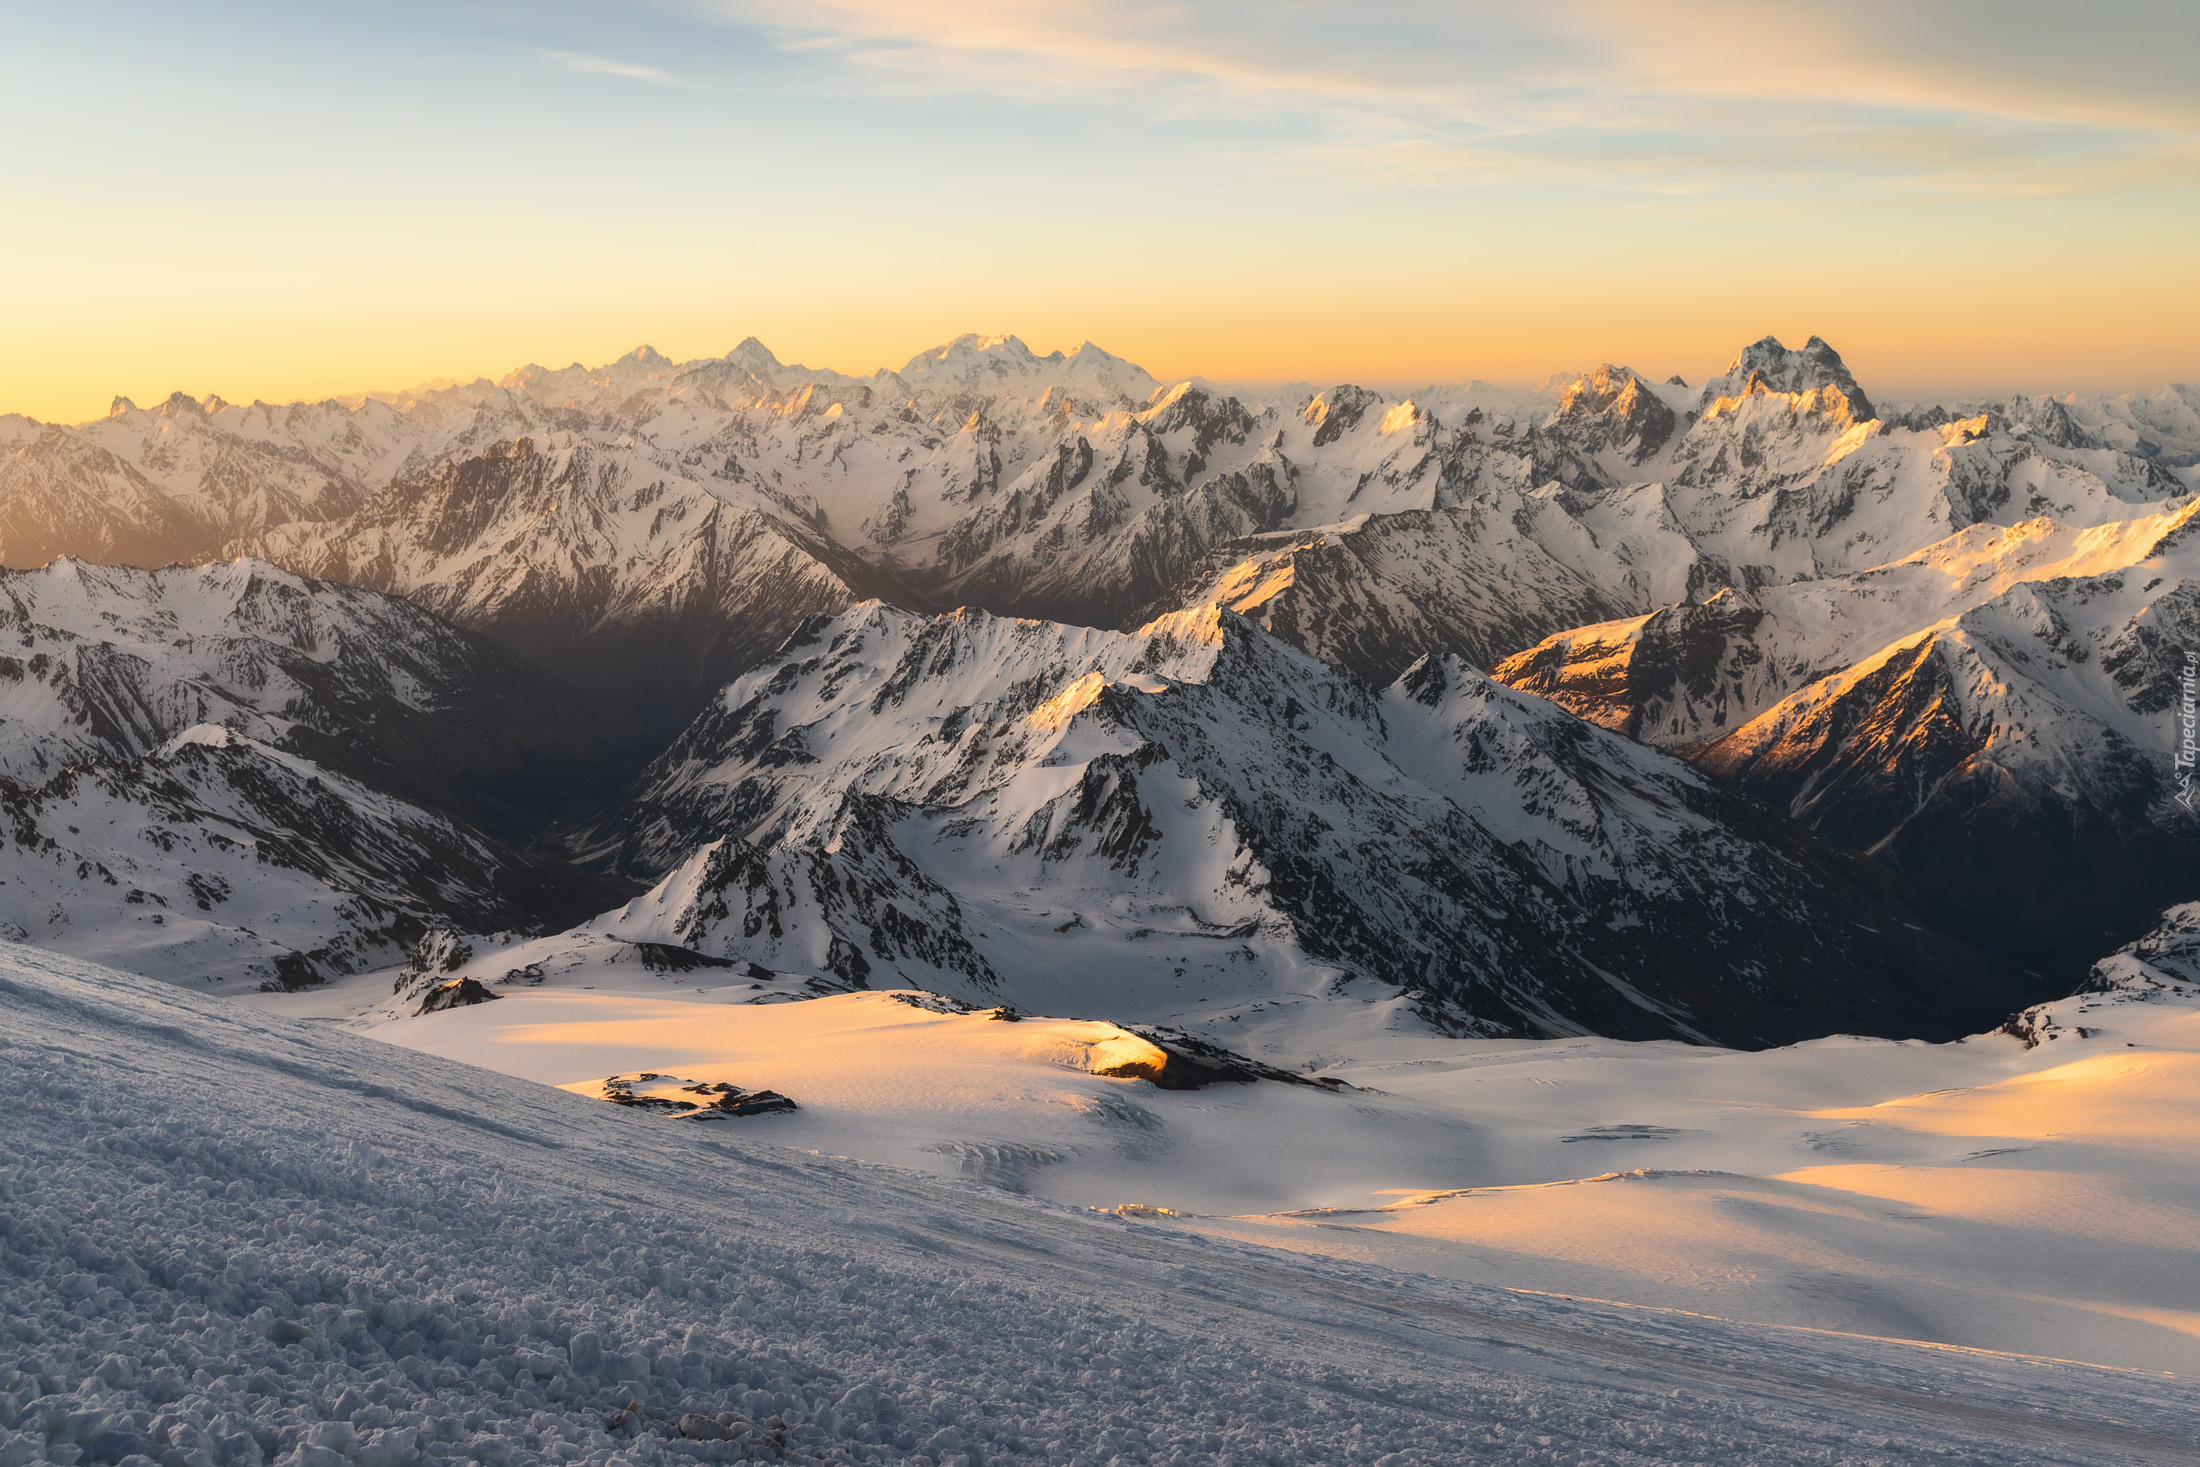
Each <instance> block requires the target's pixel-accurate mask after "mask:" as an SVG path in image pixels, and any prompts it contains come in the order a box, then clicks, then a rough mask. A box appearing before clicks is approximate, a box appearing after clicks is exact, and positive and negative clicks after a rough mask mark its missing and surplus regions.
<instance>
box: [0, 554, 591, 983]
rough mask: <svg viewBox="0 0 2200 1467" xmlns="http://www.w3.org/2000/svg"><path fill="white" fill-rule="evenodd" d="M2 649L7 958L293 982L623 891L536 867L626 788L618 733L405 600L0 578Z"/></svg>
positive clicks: (262, 580)
mask: <svg viewBox="0 0 2200 1467" xmlns="http://www.w3.org/2000/svg"><path fill="white" fill-rule="evenodd" d="M0 649H4V650H0V801H4V803H5V805H6V808H7V817H8V821H9V829H8V831H7V832H6V834H5V836H4V837H0V868H4V872H0V913H5V916H4V917H0V921H5V922H6V923H7V924H8V926H7V931H8V932H9V933H10V934H11V935H13V936H16V937H18V938H24V939H28V940H32V941H36V942H38V943H40V944H41V945H47V946H55V947H58V948H61V949H62V950H64V951H70V952H75V953H77V954H79V955H80V956H86V957H96V958H99V959H101V960H102V961H114V962H120V963H123V964H125V965H126V966H129V967H132V968H134V969H137V970H138V971H142V972H148V973H152V974H155V975H158V976H163V977H179V978H189V979H209V980H211V979H215V978H222V977H238V976H242V977H244V978H245V979H246V980H247V981H248V982H259V981H277V982H286V983H295V982H301V981H306V980H308V979H310V978H312V977H314V976H316V975H326V974H328V973H332V972H341V971H349V970H351V969H353V968H356V967H358V966H361V965H369V966H372V965H379V964H383V963H386V962H389V961H391V960H392V959H393V955H396V954H398V953H400V952H401V951H402V948H403V945H404V944H406V943H409V942H411V941H412V940H413V939H414V938H416V937H418V936H419V935H420V934H421V932H422V931H423V930H424V929H425V928H426V927H427V926H429V925H433V924H437V923H442V924H450V923H460V924H463V925H465V926H467V927H468V928H471V929H477V930H496V929H515V930H522V931H529V930H532V931H540V930H543V929H544V928H546V927H555V926H562V925H565V924H567V923H570V922H573V921H575V920H578V919H580V918H582V917H584V916H586V915H588V914H590V913H592V912H594V911H597V910H600V909H601V908H602V907H603V906H604V905H606V904H607V903H609V902H611V901H615V900H617V899H618V898H619V896H620V895H622V894H623V892H624V891H627V890H631V888H622V887H621V886H620V884H618V883H616V882H611V881H606V880H605V879H603V878H601V877H597V876H593V875H591V874H589V873H586V872H583V871H580V870H578V869H576V868H574V867H573V866H572V865H571V864H570V863H568V862H566V861H565V860H563V859H562V858H561V857H559V856H557V855H555V854H554V853H551V852H547V851H528V850H525V849H523V845H524V843H525V841H526V840H527V838H528V837H530V836H531V835H532V834H534V833H536V832H539V831H540V829H541V828H542V826H543V825H544V823H545V822H546V820H547V819H549V818H550V817H552V816H553V815H555V814H558V813H561V812H563V811H565V810H568V809H570V808H572V807H573V806H574V805H575V804H576V803H581V804H585V803H587V802H590V801H593V800H596V799H600V798H601V797H602V796H603V795H604V794H605V793H606V791H607V788H608V787H610V786H611V785H612V784H613V783H614V782H615V781H616V780H617V779H618V777H619V768H620V765H621V763H622V761H623V760H624V759H625V758H627V757H630V756H629V755H628V754H627V753H625V752H623V747H624V746H622V745H621V744H619V743H618V742H616V738H618V737H624V735H623V734H622V733H620V732H619V727H618V725H616V724H615V723H611V722H608V721H606V720H605V719H604V718H602V717H601V716H599V715H595V714H592V713H591V712H590V711H589V710H588V709H587V708H585V707H584V706H578V705H580V701H581V700H580V698H579V695H578V694H576V693H574V692H573V691H572V690H571V689H569V688H565V687H563V686H562V685H560V684H558V683H557V682H556V681H555V680H554V679H552V678H550V677H549V675H548V674H546V673H543V672H542V671H541V670H540V669H537V668H533V667H531V666H529V665H528V664H526V663H524V662H522V661H521V660H520V659H518V658H516V657H513V656H512V655H511V654H510V653H507V652H505V651H503V650H502V649H500V648H498V647H496V646H494V645H493V644H490V643H488V642H486V641H484V640H482V639H481V638H479V637H476V636H473V635H471V634H469V633H466V632H462V631H460V630H458V629H457V628H455V627H452V626H449V625H448V624H446V623H443V622H441V621H438V620H437V619H436V618H435V617H433V616H431V615H430V614H428V613H427V612H425V611H422V610H421V609H420V608H418V607H416V606H414V605H412V604H411V603H409V602H406V601H403V600H400V599H397V598H395V597H390V596H384V595H379V594H377V593H375V592H372V591H366V590H361V589H359V588H356V587H351V586H342V585H335V584H332V583H327V582H316V581H311V580H306V579H304V578H301V577H298V576H295V575H292V574H290V573H289V572H287V571H283V570H280V569H278V568H276V567H274V566H271V565H267V564H265V563H262V562H252V561H233V562H225V563H217V564H213V565H206V566H197V567H182V566H173V567H169V568H167V569H164V570H159V571H144V570H136V569H132V568H129V567H114V566H91V565H86V564H84V563H82V562H79V561H73V560H63V561H56V562H54V563H53V564H51V565H48V566H46V567H44V568H42V569H39V570H35V571H0ZM485 832H494V833H485Z"/></svg>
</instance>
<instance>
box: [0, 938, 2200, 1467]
mask: <svg viewBox="0 0 2200 1467" xmlns="http://www.w3.org/2000/svg"><path fill="white" fill-rule="evenodd" d="M0 958H4V964H5V966H4V968H0V1046H4V1048H5V1052H6V1062H5V1063H0V1087H4V1096H0V1098H4V1102H5V1105H6V1107H7V1110H8V1113H9V1115H10V1117H11V1140H10V1145H9V1147H8V1149H7V1151H6V1153H5V1154H4V1155H0V1199H4V1201H0V1221H4V1226H0V1295H4V1300H5V1304H6V1309H5V1315H6V1320H7V1331H8V1338H7V1343H6V1344H5V1346H4V1347H0V1349H4V1353H0V1460H5V1461H7V1462H9V1463H17V1464H20V1463H24V1462H26V1461H34V1460H41V1459H43V1460H48V1461H55V1462H63V1463H78V1462H86V1461H106V1462H117V1463H120V1462H125V1461H127V1462H129V1463H131V1467H138V1464H139V1463H142V1462H146V1461H152V1460H156V1459H157V1460H159V1461H161V1462H164V1463H183V1464H191V1467H210V1464H211V1467H251V1464H258V1463H260V1462H262V1461H265V1460H267V1459H268V1458H275V1459H277V1460H279V1461H281V1462H283V1463H285V1464H296V1467H342V1464H344V1463H346V1462H350V1463H354V1464H358V1467H381V1464H389V1467H396V1464H404V1463H410V1462H414V1461H422V1460H446V1461H453V1462H456V1461H463V1460H466V1459H468V1458H471V1459H474V1460H479V1461H482V1462H484V1463H489V1464H509V1463H518V1462H536V1461H558V1462H570V1461H576V1460H585V1461H600V1462H615V1463H632V1464H635V1467H653V1464H657V1463H670V1462H693V1461H733V1460H740V1459H743V1458H748V1459H752V1460H753V1459H756V1458H759V1457H761V1458H763V1459H765V1460H773V1459H778V1458H781V1457H786V1458H794V1459H797V1460H800V1459H804V1458H809V1457H812V1456H817V1455H824V1456H827V1457H829V1458H830V1459H833V1460H841V1461H848V1460H858V1461H928V1462H931V1463H935V1464H947V1463H960V1464H965V1467H968V1464H974V1463H979V1462H986V1463H1003V1462H1042V1461H1049V1462H1069V1461H1077V1462H1093V1463H1099V1462H1105V1461H1115V1462H1123V1463H1142V1462H1146V1463H1171V1462H1192V1461H1207V1462H1251V1461H1262V1462H1270V1463H1293V1462H1320V1463H1328V1464H1359V1463H1376V1462H1382V1463H1385V1464H1392V1467H1396V1464H1421V1463H1426V1464H1437V1463H1458V1462H1466V1461H1503V1462H1508V1463H1558V1462H1567V1463H1582V1462H1614V1463H1650V1462H1680V1461H1687V1462H1704V1461H1720V1462H1740V1461H1750V1462H1829V1463H1830V1462H1840V1463H1853V1462H1859V1461H1883V1462H1900V1461H1926V1460H1939V1461H1946V1460H1962V1461H1967V1462H2026V1463H2041V1462H2091V1463H2097V1462H2139V1461H2177V1460H2190V1459H2191V1448H2190V1446H2189V1443H2190V1442H2191V1441H2192V1440H2193V1439H2194V1438H2195V1436H2196V1434H2200V1408H2196V1402H2195V1401H2194V1399H2193V1395H2192V1392H2191V1390H2190V1388H2189V1387H2188V1386H2186V1385H2185V1384H2183V1383H2181V1382H2178V1381H2174V1380H2167V1379H2163V1378H2161V1377H2158V1376H2147V1375H2142V1374H2138V1373H2134V1372H2119V1371H2105V1370H2099V1369H2093V1368H2088V1367H2076V1366H2069V1365H2058V1364H2053V1363H2050V1362H2043V1361H2037V1360H2029V1359H2016V1358H2009V1357H1999V1356H1990V1355H1983V1354H1973V1353H1968V1352H1957V1351H1942V1350H1921V1349H1916V1348H1912V1347H1905V1346H1901V1345H1897V1344H1890V1343H1887V1342H1883V1341H1875V1340H1867V1339H1858V1338H1850V1337H1842V1336H1832V1335H1824V1334H1818V1333H1809V1332H1797V1331H1788V1330H1769V1329H1760V1328H1749V1327H1739V1326H1732V1325H1726V1324H1721V1323H1719V1322H1716V1321H1711V1320H1705V1319H1700V1318H1692V1317H1689V1316H1686V1315H1678V1314H1664V1313H1658V1312H1652V1311H1641V1310H1624V1309H1618V1308H1612V1307H1608V1306H1600V1305H1595V1304H1584V1303H1580V1302H1577V1301H1562V1300H1552V1299H1548V1298H1540V1297H1532V1296H1522V1295H1518V1294H1514V1293H1508V1292H1507V1291H1504V1290H1499V1289H1491V1288H1480V1287H1474V1286H1468V1285H1463V1284H1458V1283H1449V1282H1443V1281H1439V1280H1430V1279H1420V1278H1412V1277H1408V1276H1403V1275H1398V1274H1393V1273H1388V1272H1385V1271H1383V1270H1380V1269H1370V1268H1365V1267H1360V1266H1357V1265H1354V1264H1351V1263H1348V1262H1337V1261H1306V1260H1298V1259H1291V1258H1286V1257H1283V1256H1281V1255H1277V1254H1275V1253H1272V1252H1263V1251H1260V1250H1254V1249H1248V1248H1244V1247H1241V1246H1238V1245H1234V1244H1231V1243H1228V1242H1219V1241H1216V1240H1212V1239H1205V1238H1200V1237H1197V1236H1192V1235H1187V1234H1185V1233H1183V1232H1181V1231H1180V1230H1178V1229H1177V1228H1175V1227H1173V1226H1170V1225H1165V1224H1162V1225H1157V1224H1155V1223H1152V1222H1147V1221H1141V1220H1136V1219H1131V1218H1123V1217H1118V1216H1096V1215H1092V1214H1084V1213H1077V1212H1072V1211H1068V1210H1065V1209H1062V1208H1058V1207H1054V1206H1049V1205H1044V1204H1039V1203H1033V1202H1028V1201H1023V1200H1018V1199H1014V1198H1009V1197H1005V1196H1002V1195H1000V1194H999V1193H997V1192H993V1191H989V1190H987V1189H983V1188H978V1187H970V1186H965V1185H958V1184H954V1183H945V1182H940V1181H937V1180H934V1179H928V1178H921V1177H916V1176H912V1175H909V1174H907V1173H904V1172H899V1171H895V1170H892V1169H886V1168H873V1167H862V1166H857V1165H854V1164H850V1163H845V1162H838V1161H834V1160H830V1159H825V1158H813V1157H805V1156H803V1155H801V1154H799V1153H794V1152H788V1151H783V1150H779V1149H777V1148H774V1147H772V1146H770V1145H768V1144H766V1143H765V1142H763V1141H761V1140H760V1139H757V1138H758V1137H760V1136H762V1135H764V1134H766V1133H764V1132H762V1131H761V1130H755V1131H752V1130H728V1129H723V1128H721V1129H718V1130H714V1131H713V1130H705V1129H702V1128H698V1127H694V1126H689V1125H684V1124H682V1123H677V1122H668V1121H664V1120H661V1119H659V1118H657V1117H654V1116H650V1115H644V1114H635V1113H632V1112H628V1111H621V1110H617V1109H614V1108H612V1107H610V1106H606V1105H603V1104H600V1103H598V1102H593V1101H588V1100H583V1099H581V1098H579V1097H575V1096H570V1095H565V1094H561V1093H559V1092H557V1091H553V1090H548V1089H544V1088H541V1087H538V1086H532V1085H526V1084H523V1083H519V1082H516V1081H511V1080H506V1079H502V1078H500V1077H497V1076H495V1075H491V1074H488V1073H485V1072H482V1071H478V1070H469V1069H465V1068H463V1067H459V1066H455V1065H451V1064H449V1063H447V1062H444V1061H440V1060H435V1059H430V1058H428V1057H425V1056H419V1055H412V1054H407V1053H405V1052H404V1051H402V1050H397V1049H388V1048H384V1047H381V1046H373V1045H361V1044H360V1042H359V1041H358V1039H357V1038H356V1037H355V1036H352V1035H346V1034H339V1033H332V1032H330V1031H329V1030H328V1029H326V1028H325V1027H319V1026H310V1025H302V1024H296V1023H290V1022H286V1021H283V1020H280V1019H275V1018H271V1017H269V1016H266V1015H262V1014H256V1013H252V1012H250V1011H249V1010H246V1009H243V1008H241V1007H239V1006H236V1005H233V1004H231V1005H220V1004H210V1003H207V1002H205V1001H203V1000H200V999H198V998H196V997H194V996H191V995H187V994H183V993H179V992H177V991H175V990H172V989H164V988H162V987H161V986H159V985H157V984H154V983H150V982H148V981H145V980H142V979H135V978H130V977H127V976H124V975H121V974H117V973H113V972H109V971H104V970H100V969H95V968H91V967H88V966H85V965H81V964H76V963H72V962H69V961H68V960H66V959H60V958H54V957H51V956H47V955H43V954H37V953H32V952H29V951H27V950H21V949H8V950H6V951H5V952H4V954H0ZM778 1119H784V1118H780V1117H770V1118H765V1120H766V1123H767V1124H768V1123H769V1122H770V1121H773V1120H778ZM630 1401H632V1402H635V1403H637V1404H638V1405H639V1406H640V1407H641V1408H642V1409H641V1411H640V1412H639V1413H635V1412H633V1411H631V1410H629V1409H627V1403H628V1402H630ZM706 1418H710V1420H709V1421H708V1423H707V1424H706ZM682 1421H685V1422H686V1424H687V1426H688V1428H689V1430H691V1431H692V1432H696V1433H704V1434H711V1435H730V1436H732V1437H733V1438H735V1439H734V1440H731V1441H724V1440H721V1441H716V1442H705V1441H700V1440H694V1439H681V1438H679V1437H677V1436H675V1435H671V1433H676V1432H677V1431H678V1430H679V1427H680V1423H681V1422H682ZM607 1428H612V1429H607ZM614 1430H615V1431H616V1433H617V1434H613V1431H614ZM782 1442H783V1443H784V1446H783V1447H782V1446H781V1445H780V1444H781V1443H782ZM1394 1454H1395V1455H1394Z"/></svg>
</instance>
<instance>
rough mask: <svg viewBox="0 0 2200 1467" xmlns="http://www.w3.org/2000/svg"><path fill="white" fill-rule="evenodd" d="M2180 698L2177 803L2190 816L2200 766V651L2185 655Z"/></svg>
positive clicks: (2180, 683) (2180, 680)
mask: <svg viewBox="0 0 2200 1467" xmlns="http://www.w3.org/2000/svg"><path fill="white" fill-rule="evenodd" d="M2178 687H2179V690H2180V691H2181V692H2182V693H2183V695H2184V696H2183V697H2181V698H2180V699H2179V700H2178V703H2177V727H2178V731H2179V733H2180V735H2181V737H2180V738H2179V739H2178V741H2177V803H2178V804H2180V805H2183V806H2184V807H2185V813H2186V814H2187V815H2190V814H2192V813H2193V808H2192V798H2193V790H2192V775H2193V768H2194V766H2195V765H2196V764H2200V652H2189V651H2188V652H2187V653H2186V654H2185V672H2184V676H2182V677H2181V678H2179V679H2178Z"/></svg>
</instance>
